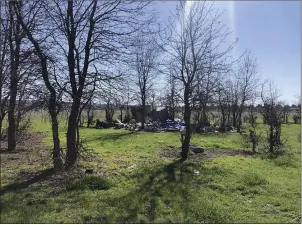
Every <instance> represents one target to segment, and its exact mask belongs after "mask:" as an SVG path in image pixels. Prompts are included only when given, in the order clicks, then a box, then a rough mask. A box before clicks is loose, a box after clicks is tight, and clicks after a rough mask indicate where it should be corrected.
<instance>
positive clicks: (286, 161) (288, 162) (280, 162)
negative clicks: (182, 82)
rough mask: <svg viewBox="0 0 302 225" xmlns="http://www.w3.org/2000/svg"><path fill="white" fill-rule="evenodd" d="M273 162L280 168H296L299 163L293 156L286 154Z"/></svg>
mask: <svg viewBox="0 0 302 225" xmlns="http://www.w3.org/2000/svg"><path fill="white" fill-rule="evenodd" d="M273 162H274V163H275V164H276V165H277V166H280V167H296V165H297V161H296V160H295V158H294V156H293V155H292V154H289V153H287V154H284V155H282V156H279V157H277V158H275V159H273Z"/></svg>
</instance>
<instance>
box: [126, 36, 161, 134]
mask: <svg viewBox="0 0 302 225" xmlns="http://www.w3.org/2000/svg"><path fill="white" fill-rule="evenodd" d="M158 54H159V46H158V45H157V43H156V40H155V38H154V36H147V35H146V34H138V36H137V39H136V46H135V47H134V57H135V59H134V60H133V64H132V65H133V69H134V71H135V75H134V77H133V81H134V84H135V85H136V86H137V88H138V100H139V103H140V105H141V108H142V110H141V114H142V126H141V128H142V129H144V126H145V120H146V104H147V101H148V99H150V97H151V98H152V96H151V95H152V87H153V85H154V81H155V78H156V75H157V73H156V67H157V65H158V62H157V60H158Z"/></svg>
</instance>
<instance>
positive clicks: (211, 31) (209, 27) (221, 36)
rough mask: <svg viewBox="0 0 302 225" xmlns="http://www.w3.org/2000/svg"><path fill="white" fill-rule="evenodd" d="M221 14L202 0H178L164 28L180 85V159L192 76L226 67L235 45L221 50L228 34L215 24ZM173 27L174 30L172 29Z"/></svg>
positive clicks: (188, 133) (184, 153)
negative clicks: (182, 106)
mask: <svg viewBox="0 0 302 225" xmlns="http://www.w3.org/2000/svg"><path fill="white" fill-rule="evenodd" d="M220 16H221V13H220V12H219V11H218V10H217V9H215V8H214V7H213V4H211V3H209V2H206V1H194V2H193V1H190V2H188V1H186V2H183V1H180V2H179V4H178V5H177V9H176V14H175V15H172V17H173V19H174V21H176V24H175V22H174V21H172V20H170V23H169V24H168V25H167V28H166V32H165V33H164V36H165V39H164V40H165V47H164V48H165V50H166V53H167V55H168V56H169V58H170V60H173V61H174V62H176V63H177V64H178V65H177V66H178V67H177V70H178V73H177V74H176V75H175V78H176V79H177V80H178V81H179V82H180V83H181V84H182V88H183V99H182V101H183V104H184V121H185V124H186V133H185V138H184V139H183V142H182V160H185V159H187V157H188V152H189V144H190V139H191V130H192V129H191V125H190V120H191V111H192V97H193V91H194V85H195V83H196V76H197V74H199V73H203V72H205V71H208V70H209V69H210V68H211V72H213V73H215V72H221V71H222V70H225V69H227V68H228V66H229V65H228V66H227V65H226V64H228V63H227V62H228V53H229V52H230V51H231V49H232V48H233V47H234V45H235V43H233V44H231V45H230V46H228V47H226V49H224V50H222V45H221V43H222V42H223V41H224V40H225V39H226V38H227V37H228V35H229V34H230V32H229V30H228V29H226V27H225V25H223V24H222V23H221V21H219V19H220ZM175 28H176V29H175Z"/></svg>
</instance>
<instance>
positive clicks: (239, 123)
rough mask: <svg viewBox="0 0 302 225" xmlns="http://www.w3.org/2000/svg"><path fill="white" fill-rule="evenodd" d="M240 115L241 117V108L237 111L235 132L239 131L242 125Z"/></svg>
mask: <svg viewBox="0 0 302 225" xmlns="http://www.w3.org/2000/svg"><path fill="white" fill-rule="evenodd" d="M241 117H242V112H241V110H240V111H239V113H238V118H237V120H238V122H237V132H238V133H240V132H241V125H242V120H241Z"/></svg>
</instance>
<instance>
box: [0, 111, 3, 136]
mask: <svg viewBox="0 0 302 225" xmlns="http://www.w3.org/2000/svg"><path fill="white" fill-rule="evenodd" d="M0 116H1V117H0V141H1V140H2V122H3V118H2V115H0Z"/></svg>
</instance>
